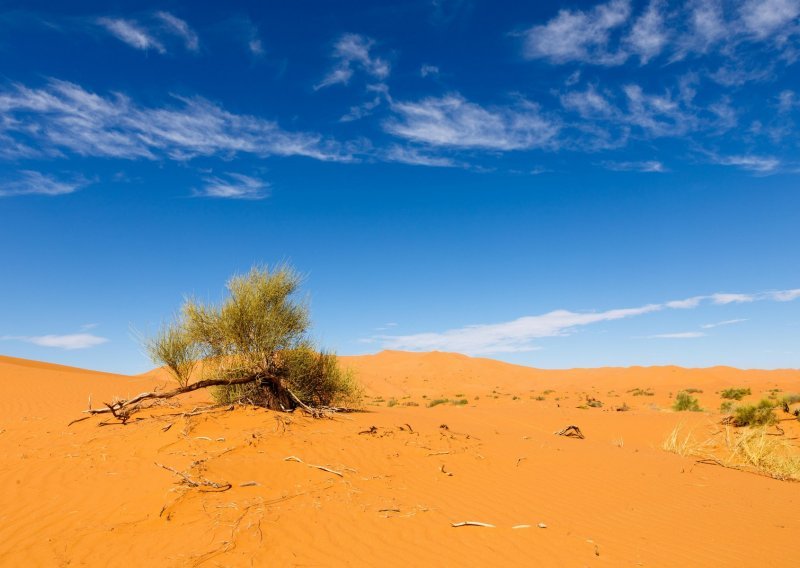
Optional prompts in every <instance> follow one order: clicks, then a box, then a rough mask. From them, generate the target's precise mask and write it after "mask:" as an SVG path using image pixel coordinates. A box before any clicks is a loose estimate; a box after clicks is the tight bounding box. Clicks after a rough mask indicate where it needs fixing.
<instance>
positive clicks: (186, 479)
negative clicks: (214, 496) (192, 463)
mask: <svg viewBox="0 0 800 568" xmlns="http://www.w3.org/2000/svg"><path fill="white" fill-rule="evenodd" d="M155 464H156V465H157V466H158V467H162V468H164V469H166V470H167V471H170V472H172V473H174V474H175V475H177V476H178V477H180V478H181V479H182V480H183V481H182V483H185V484H186V485H188V486H189V487H211V488H212V489H214V490H216V491H220V492H221V491H227V490H228V489H230V488H231V487H233V486H232V485H231V484H230V483H228V482H224V483H217V482H216V481H209V480H208V479H205V478H200V479H199V480H198V481H195V480H194V479H192V478H191V477H190V476H189V474H188V473H185V472H183V471H178V470H177V469H174V468H171V467H169V466H168V465H164V464H163V463H158V462H155Z"/></svg>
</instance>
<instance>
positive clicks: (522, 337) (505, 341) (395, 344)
mask: <svg viewBox="0 0 800 568" xmlns="http://www.w3.org/2000/svg"><path fill="white" fill-rule="evenodd" d="M661 309H662V306H660V305H657V304H651V305H647V306H642V307H639V308H627V309H617V310H608V311H605V312H593V313H592V312H590V313H577V312H571V311H568V310H556V311H553V312H549V313H547V314H543V315H539V316H526V317H521V318H519V319H516V320H513V321H509V322H505V323H498V324H484V325H470V326H467V327H463V328H459V329H451V330H449V331H445V332H443V333H420V334H414V335H402V336H382V337H379V338H378V339H379V340H381V341H382V343H383V345H384V347H385V348H387V349H404V350H411V351H431V350H439V351H456V352H460V353H468V354H485V353H510V352H518V351H530V350H532V349H536V346H535V345H533V344H532V341H533V340H534V339H538V338H542V337H555V336H563V335H567V334H569V333H571V332H572V331H573V330H574V328H576V327H580V326H585V325H589V324H592V323H598V322H602V321H613V320H619V319H623V318H628V317H634V316H638V315H642V314H647V313H651V312H655V311H659V310H661Z"/></svg>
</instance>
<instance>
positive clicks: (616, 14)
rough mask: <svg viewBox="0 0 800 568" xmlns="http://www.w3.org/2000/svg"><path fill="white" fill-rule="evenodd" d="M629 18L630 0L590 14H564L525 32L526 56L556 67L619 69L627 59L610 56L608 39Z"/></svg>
mask: <svg viewBox="0 0 800 568" xmlns="http://www.w3.org/2000/svg"><path fill="white" fill-rule="evenodd" d="M630 14H631V8H630V2H629V1H628V0H611V2H608V3H607V4H600V5H598V6H596V7H595V8H593V9H592V10H589V11H581V10H561V11H559V12H558V15H557V16H556V17H555V18H553V19H552V20H550V21H549V22H547V23H546V24H543V25H538V26H533V27H532V28H530V29H528V30H526V31H525V33H524V34H523V37H524V40H525V43H524V48H523V54H524V55H525V57H527V58H529V59H547V60H549V61H551V62H553V63H567V62H570V61H580V62H586V63H593V64H600V65H617V64H619V63H621V62H623V61H624V60H625V59H626V58H627V55H626V54H625V53H621V52H617V53H611V52H609V49H608V48H609V37H610V34H611V32H612V30H614V29H615V28H618V27H620V26H622V25H623V24H624V23H625V22H626V21H627V20H628V18H629V17H630Z"/></svg>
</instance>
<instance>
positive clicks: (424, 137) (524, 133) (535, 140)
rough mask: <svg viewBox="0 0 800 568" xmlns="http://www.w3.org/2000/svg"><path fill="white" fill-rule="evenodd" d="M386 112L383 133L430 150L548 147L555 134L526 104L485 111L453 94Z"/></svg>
mask: <svg viewBox="0 0 800 568" xmlns="http://www.w3.org/2000/svg"><path fill="white" fill-rule="evenodd" d="M392 110H393V112H394V115H395V116H394V117H393V118H391V119H389V120H388V121H386V122H385V123H384V128H385V129H386V131H387V132H389V133H390V134H393V135H395V136H398V137H400V138H405V139H407V140H411V141H414V142H419V143H423V144H429V145H431V146H443V147H453V148H478V149H485V150H522V149H527V148H537V147H544V146H548V145H551V144H553V142H554V138H555V136H556V134H558V131H559V126H558V124H557V123H555V122H553V121H551V120H550V119H548V118H545V117H544V116H542V114H541V113H540V111H539V107H538V106H537V105H535V104H533V103H529V102H523V103H521V104H519V105H518V106H517V107H514V108H509V107H501V108H494V109H489V108H484V107H482V106H480V105H478V104H475V103H472V102H470V101H468V100H466V99H465V98H464V97H462V96H461V95H459V94H457V93H456V94H451V95H446V96H443V97H439V98H434V97H430V98H426V99H422V100H420V101H416V102H395V103H393V104H392Z"/></svg>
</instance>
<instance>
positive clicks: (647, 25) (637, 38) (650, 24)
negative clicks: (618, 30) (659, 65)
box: [625, 0, 668, 64]
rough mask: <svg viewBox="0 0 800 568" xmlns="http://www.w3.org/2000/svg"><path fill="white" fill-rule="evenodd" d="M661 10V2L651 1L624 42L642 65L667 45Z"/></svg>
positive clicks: (662, 8)
mask: <svg viewBox="0 0 800 568" xmlns="http://www.w3.org/2000/svg"><path fill="white" fill-rule="evenodd" d="M663 10H664V5H663V1H662V0H651V2H650V4H649V5H648V6H647V9H646V10H645V11H644V13H643V14H642V15H641V16H639V18H638V19H637V20H636V22H635V23H634V24H633V28H632V29H631V31H630V33H629V34H628V37H627V38H626V40H625V41H626V44H627V47H628V49H629V51H631V52H632V53H634V54H636V55H638V56H639V60H640V61H641V62H642V64H645V63H647V62H648V61H650V60H651V59H652V58H653V57H655V56H657V55H658V54H660V53H661V51H662V50H663V49H664V47H665V46H666V45H667V41H668V33H667V30H666V28H665V27H664V15H663V13H662V12H663Z"/></svg>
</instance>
